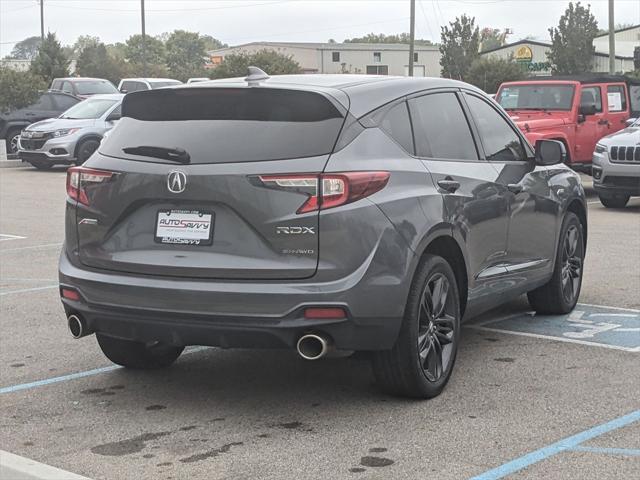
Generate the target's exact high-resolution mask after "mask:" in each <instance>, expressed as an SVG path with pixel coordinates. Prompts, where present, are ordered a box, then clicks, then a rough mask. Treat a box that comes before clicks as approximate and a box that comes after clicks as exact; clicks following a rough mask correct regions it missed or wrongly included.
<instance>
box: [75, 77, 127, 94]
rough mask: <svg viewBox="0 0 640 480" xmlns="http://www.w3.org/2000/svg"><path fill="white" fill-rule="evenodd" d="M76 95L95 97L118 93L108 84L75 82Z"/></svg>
mask: <svg viewBox="0 0 640 480" xmlns="http://www.w3.org/2000/svg"><path fill="white" fill-rule="evenodd" d="M76 91H77V92H78V95H96V94H98V93H119V92H118V89H117V88H116V87H114V86H113V85H112V84H111V83H110V82H106V81H104V82H101V81H92V80H83V81H81V82H76Z"/></svg>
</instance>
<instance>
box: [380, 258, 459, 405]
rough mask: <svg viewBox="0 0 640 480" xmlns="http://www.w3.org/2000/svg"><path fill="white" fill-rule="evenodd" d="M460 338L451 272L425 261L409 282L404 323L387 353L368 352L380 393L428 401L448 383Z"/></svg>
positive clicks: (431, 260)
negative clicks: (409, 287) (381, 391)
mask: <svg viewBox="0 0 640 480" xmlns="http://www.w3.org/2000/svg"><path fill="white" fill-rule="evenodd" d="M459 338H460V297H459V295H458V287H457V284H456V279H455V276H454V274H453V270H451V267H450V266H449V264H448V263H447V262H446V260H444V259H443V258H442V257H438V256H435V255H427V256H426V257H425V258H424V260H423V261H422V264H421V266H420V267H419V268H418V272H417V273H416V276H415V278H414V280H413V284H412V286H411V291H410V292H409V298H408V300H407V306H406V310H405V315H404V319H403V322H402V326H401V328H400V333H399V335H398V338H397V340H396V343H395V345H394V346H393V348H392V349H391V350H385V351H380V352H374V354H373V356H372V366H373V371H374V374H375V377H376V380H377V382H378V384H379V385H380V386H381V387H382V388H383V389H384V390H386V391H388V392H390V393H393V394H396V395H402V396H407V397H413V398H432V397H435V396H437V395H439V394H440V392H442V390H443V389H444V387H445V385H446V384H447V382H448V381H449V377H450V376H451V372H452V370H453V365H454V363H455V360H456V353H457V351H458V341H459Z"/></svg>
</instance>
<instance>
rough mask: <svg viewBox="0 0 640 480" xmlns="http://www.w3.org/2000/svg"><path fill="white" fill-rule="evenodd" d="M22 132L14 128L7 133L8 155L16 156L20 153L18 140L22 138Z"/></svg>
mask: <svg viewBox="0 0 640 480" xmlns="http://www.w3.org/2000/svg"><path fill="white" fill-rule="evenodd" d="M21 131H22V130H21V129H19V128H12V129H11V130H9V131H8V132H7V137H6V139H7V153H8V154H14V153H18V138H20V132H21Z"/></svg>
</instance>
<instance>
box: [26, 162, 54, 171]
mask: <svg viewBox="0 0 640 480" xmlns="http://www.w3.org/2000/svg"><path fill="white" fill-rule="evenodd" d="M29 163H30V164H31V165H32V166H33V167H34V168H37V169H38V170H50V169H51V167H53V163H51V162H47V161H45V160H31V161H29Z"/></svg>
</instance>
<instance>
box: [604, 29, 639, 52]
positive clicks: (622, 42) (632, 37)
mask: <svg viewBox="0 0 640 480" xmlns="http://www.w3.org/2000/svg"><path fill="white" fill-rule="evenodd" d="M615 39H616V55H621V56H623V57H633V50H634V48H636V47H640V25H634V26H633V27H627V28H621V29H620V30H616V33H615ZM593 45H594V46H595V47H596V51H597V52H603V53H609V34H608V33H604V34H602V35H598V36H597V37H596V38H595V39H594V40H593Z"/></svg>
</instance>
